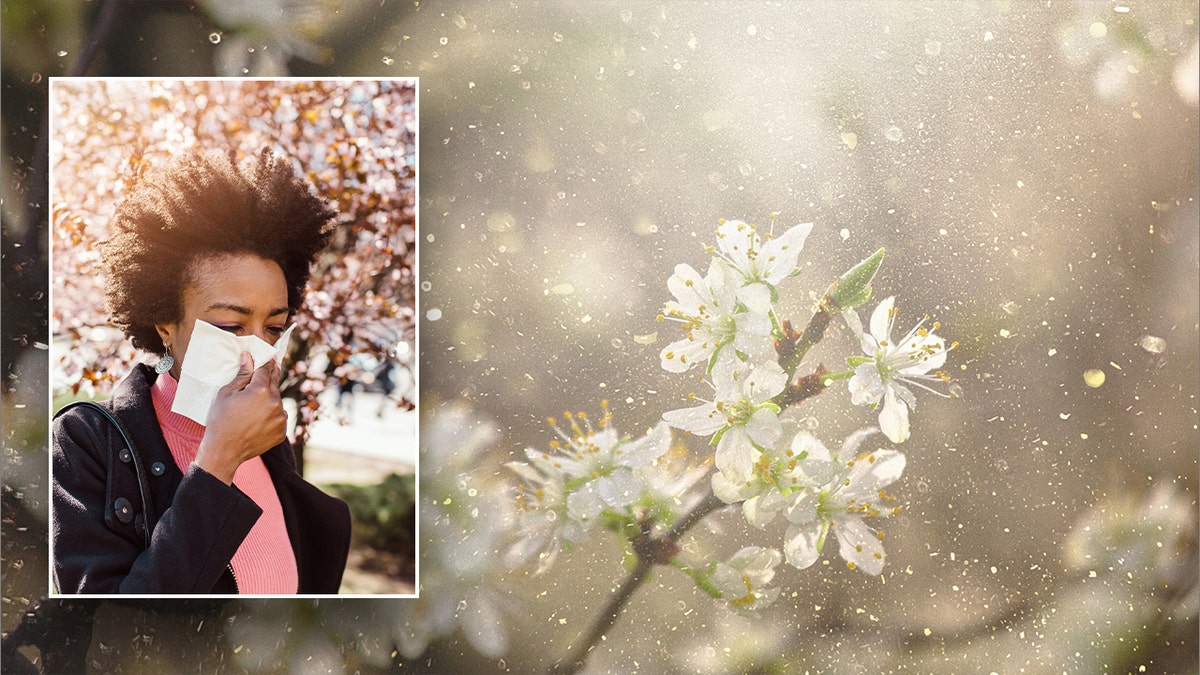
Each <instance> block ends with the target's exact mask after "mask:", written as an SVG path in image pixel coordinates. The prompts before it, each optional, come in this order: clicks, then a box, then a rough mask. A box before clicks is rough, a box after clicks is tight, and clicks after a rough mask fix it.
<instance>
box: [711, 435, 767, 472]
mask: <svg viewBox="0 0 1200 675" xmlns="http://www.w3.org/2000/svg"><path fill="white" fill-rule="evenodd" d="M759 454H761V453H759V451H758V450H757V449H755V447H754V445H753V444H752V443H751V442H750V437H749V436H748V435H746V430H745V429H744V428H742V427H733V428H732V429H730V430H729V431H726V432H725V435H724V436H721V441H720V442H719V443H717V452H716V463H717V469H718V470H720V471H721V473H723V474H725V477H726V478H728V479H729V481H730V482H731V483H734V484H738V483H745V482H746V481H749V480H750V476H751V474H752V473H753V471H754V462H755V461H756V460H757V459H758V456H759Z"/></svg>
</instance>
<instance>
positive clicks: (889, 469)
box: [841, 449, 906, 502]
mask: <svg viewBox="0 0 1200 675" xmlns="http://www.w3.org/2000/svg"><path fill="white" fill-rule="evenodd" d="M866 457H867V458H866V459H865V460H861V461H856V462H855V463H854V466H853V467H852V468H851V469H850V475H849V476H848V477H847V479H848V480H849V481H850V484H849V485H847V486H846V487H845V489H843V490H842V492H841V496H842V497H844V498H846V499H855V500H857V501H859V502H865V501H872V500H875V499H876V498H877V497H878V495H879V491H880V490H882V489H883V488H885V487H887V486H889V485H891V484H892V483H895V482H896V481H897V480H899V479H900V475H901V474H902V473H904V465H905V461H906V460H905V458H904V453H902V452H899V451H897V450H890V449H887V450H876V451H875V452H872V453H870V454H869V455H867V456H866Z"/></svg>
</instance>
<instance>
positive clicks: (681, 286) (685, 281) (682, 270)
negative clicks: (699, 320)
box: [667, 263, 708, 316]
mask: <svg viewBox="0 0 1200 675" xmlns="http://www.w3.org/2000/svg"><path fill="white" fill-rule="evenodd" d="M667 290H669V291H671V295H674V296H675V299H676V300H677V301H678V302H679V305H678V308H679V310H680V311H682V312H683V313H684V314H686V315H688V316H695V315H696V314H698V313H699V307H700V305H702V304H706V303H707V302H708V298H706V297H705V295H706V291H707V290H708V284H707V283H705V281H704V279H703V278H702V277H701V276H700V273H699V272H697V271H696V270H695V268H693V267H692V266H691V265H688V264H686V263H680V264H678V265H676V266H675V273H674V274H672V275H671V276H670V277H668V278H667Z"/></svg>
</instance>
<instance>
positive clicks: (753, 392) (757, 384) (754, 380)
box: [745, 361, 788, 405]
mask: <svg viewBox="0 0 1200 675" xmlns="http://www.w3.org/2000/svg"><path fill="white" fill-rule="evenodd" d="M787 381H788V376H787V373H786V372H784V370H783V366H780V365H779V362H778V361H767V362H765V363H761V364H759V365H758V366H756V367H754V368H753V369H752V370H751V371H750V376H749V378H748V379H747V380H746V387H745V391H746V393H747V395H748V397H749V399H750V400H751V401H753V402H754V403H755V404H756V405H757V404H759V403H762V402H763V401H766V400H767V399H769V398H773V397H774V396H776V395H777V394H779V392H781V391H783V388H784V387H786V386H787Z"/></svg>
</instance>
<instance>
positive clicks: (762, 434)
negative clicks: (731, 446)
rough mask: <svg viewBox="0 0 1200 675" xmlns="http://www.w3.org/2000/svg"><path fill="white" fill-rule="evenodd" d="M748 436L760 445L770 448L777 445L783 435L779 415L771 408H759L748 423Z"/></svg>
mask: <svg viewBox="0 0 1200 675" xmlns="http://www.w3.org/2000/svg"><path fill="white" fill-rule="evenodd" d="M746 434H747V435H748V436H750V440H752V441H754V442H755V443H757V444H758V445H760V446H762V447H764V448H769V447H771V446H773V445H775V442H776V441H778V440H779V437H780V436H781V435H782V434H783V428H782V427H781V426H780V425H779V415H777V414H776V413H775V411H774V410H771V409H769V408H759V409H758V410H755V411H754V414H753V415H751V416H750V419H749V420H747V421H746Z"/></svg>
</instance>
